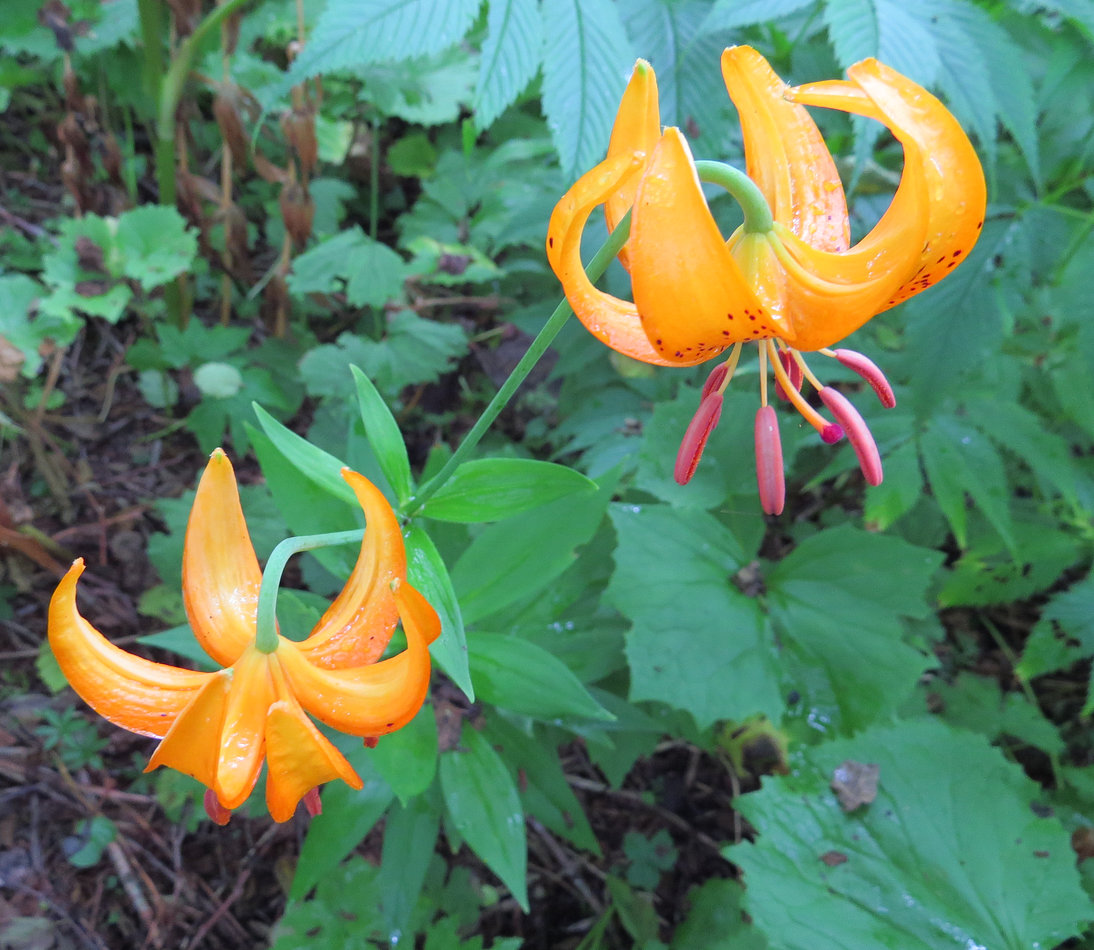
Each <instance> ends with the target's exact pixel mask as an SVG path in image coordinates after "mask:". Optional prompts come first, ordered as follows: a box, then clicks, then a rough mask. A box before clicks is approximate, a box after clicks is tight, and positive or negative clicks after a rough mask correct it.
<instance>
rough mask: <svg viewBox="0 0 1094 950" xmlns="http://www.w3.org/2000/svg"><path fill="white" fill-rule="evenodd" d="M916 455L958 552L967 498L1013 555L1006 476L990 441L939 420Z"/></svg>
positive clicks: (956, 419)
mask: <svg viewBox="0 0 1094 950" xmlns="http://www.w3.org/2000/svg"><path fill="white" fill-rule="evenodd" d="M919 450H920V453H921V455H922V457H923V467H924V468H925V469H926V471H927V478H928V479H929V480H930V483H931V492H932V493H933V494H934V497H935V501H937V502H938V506H939V507H940V508H941V509H942V512H943V514H945V515H946V519H947V520H948V521H949V522H950V527H951V528H952V529H953V533H954V537H955V538H956V539H957V543H958V544H959V545H961V547H965V546H966V545H967V543H968V532H967V523H968V513H967V511H966V508H965V504H966V503H965V495H966V494H968V495H969V496H970V497H971V498H972V499H973V501H975V502H976V504H977V507H978V508H979V509H980V511H981V513H982V514H983V515H984V517H985V518H987V519H988V521H990V522H991V524H992V526H993V527H994V528H995V530H996V531H998V532H999V535H1000V537H1001V538H1002V539H1003V540H1004V542H1006V544H1007V547H1008V548H1010V550H1011V551H1012V552H1016V545H1015V542H1014V529H1013V526H1012V523H1011V514H1010V507H1009V493H1008V491H1007V476H1006V471H1005V469H1004V468H1003V460H1002V459H1001V458H1000V457H999V453H998V452H997V451H996V450H995V447H994V446H993V445H992V443H991V441H990V440H989V439H988V438H986V437H985V436H984V434H983V433H982V432H981V431H980V430H979V429H977V428H975V427H974V426H973V425H971V423H970V422H969V420H968V419H966V418H964V417H960V416H956V415H954V416H950V415H941V414H940V415H937V416H935V417H934V418H932V419H931V422H930V426H929V427H928V428H927V431H926V432H924V433H923V434H922V435H921V436H920V439H919Z"/></svg>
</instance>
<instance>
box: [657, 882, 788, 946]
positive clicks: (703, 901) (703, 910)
mask: <svg viewBox="0 0 1094 950" xmlns="http://www.w3.org/2000/svg"><path fill="white" fill-rule="evenodd" d="M743 896H744V888H743V887H742V886H741V885H740V883H739V882H737V881H730V880H724V879H721V878H711V879H710V880H707V881H705V882H704V883H703V884H700V885H699V886H698V887H693V888H692V889H691V890H690V891H688V897H687V900H688V904H689V905H690V907H691V909H690V910H689V912H688V916H687V918H686V919H685V920H684V922H683V923H682V924H680V926H679V927H677V928H676V933H674V934H673V935H672V946H673V948H674V950H768V947H769V946H770V945H769V944H768V942H767V940H766V938H765V937H764V935H763V934H761V933H760V932H759V931H758V930H756V928H755V927H753V926H751V924H748V923H745V918H744V912H743V911H742V910H741V898H742V897H743Z"/></svg>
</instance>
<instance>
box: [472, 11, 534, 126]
mask: <svg viewBox="0 0 1094 950" xmlns="http://www.w3.org/2000/svg"><path fill="white" fill-rule="evenodd" d="M542 56H543V33H542V28H541V25H540V18H539V8H538V6H537V4H536V0H490V9H489V12H488V14H487V18H486V39H485V40H484V41H483V44H482V59H481V61H480V64H479V78H478V82H477V83H476V86H475V124H476V126H478V128H479V129H480V130H485V129H488V128H489V127H490V126H491V125H492V124H493V123H494V120H495V119H496V118H497V117H498V116H499V115H501V114H502V112H504V111H505V110H506V109H507V108H508V107H509V106H510V105H512V103H513V101H514V100H515V99H516V98H517V96H518V95H520V93H521V90H523V89H524V87H525V86H527V85H528V83H529V82H531V81H532V77H533V76H535V74H536V73H537V72H538V71H539V65H540V59H541V57H542Z"/></svg>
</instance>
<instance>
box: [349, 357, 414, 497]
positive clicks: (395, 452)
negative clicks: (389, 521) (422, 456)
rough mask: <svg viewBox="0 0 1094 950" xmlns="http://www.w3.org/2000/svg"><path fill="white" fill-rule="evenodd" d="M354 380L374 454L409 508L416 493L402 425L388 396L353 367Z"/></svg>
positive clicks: (359, 370)
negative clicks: (385, 398)
mask: <svg viewBox="0 0 1094 950" xmlns="http://www.w3.org/2000/svg"><path fill="white" fill-rule="evenodd" d="M350 370H351V371H352V373H353V381H354V383H355V384H356V386H357V405H358V406H359V408H360V410H361V422H362V423H363V425H364V427H365V435H366V436H368V441H369V444H370V445H371V446H372V451H373V452H374V453H375V454H376V461H377V462H378V463H379V465H380V469H381V471H383V473H384V478H386V479H387V481H388V484H389V485H391V487H392V489H393V490H394V491H395V497H396V498H397V499H398V500H399V504H400V506H401V505H405V504H406V503H407V501H408V500H409V498H410V495H411V492H412V491H413V490H414V480H413V479H412V478H411V475H410V459H409V458H408V457H407V454H406V443H405V442H404V441H403V434H402V432H400V431H399V423H398V422H396V421H395V417H394V416H393V415H392V414H391V410H390V409H389V408H388V405H387V403H386V402H384V397H383V396H381V395H380V393H379V391H378V390H377V389H376V387H375V386H374V385H373V384H372V380H371V379H369V378H368V377H367V376H366V375H365V374H364V373H363V372H362V371H361V369H360V368H359V367H357V366H351V367H350Z"/></svg>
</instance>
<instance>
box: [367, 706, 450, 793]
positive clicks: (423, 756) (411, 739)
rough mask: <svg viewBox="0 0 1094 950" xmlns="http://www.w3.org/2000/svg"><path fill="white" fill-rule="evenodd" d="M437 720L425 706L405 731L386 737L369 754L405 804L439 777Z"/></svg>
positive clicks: (400, 730)
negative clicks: (436, 776) (435, 777)
mask: <svg viewBox="0 0 1094 950" xmlns="http://www.w3.org/2000/svg"><path fill="white" fill-rule="evenodd" d="M437 747H438V746H437V720H436V717H435V716H434V714H433V707H432V706H431V705H430V704H429V703H426V704H425V705H424V706H422V708H421V709H419V710H418V714H417V715H416V716H415V717H414V718H413V719H411V720H410V722H408V723H407V724H406V725H405V726H403V728H402V729H398V730H396V731H395V732H393V733H391V734H390V735H386V736H384V737H383V738H382V739H381V740H380V741H379V742H378V743H377V744H376V748H375V749H372V750H371V752H370V753H369V761H371V762H372V764H373V765H374V766H375V767H376V771H377V772H379V773H380V775H382V776H383V777H384V778H385V779H386V780H387V783H388V785H390V786H391V790H392V791H393V792H394V793H395V794H396V795H397V796H398V798H399V801H400V802H401V803H402V804H403V805H406V804H407V802H409V801H410V800H411V799H413V798H414V797H415V796H416V795H420V794H421V793H422V792H424V791H425V790H426V789H427V788H429V786H430V784H431V783H432V782H433V777H434V776H435V775H436V774H437Z"/></svg>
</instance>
